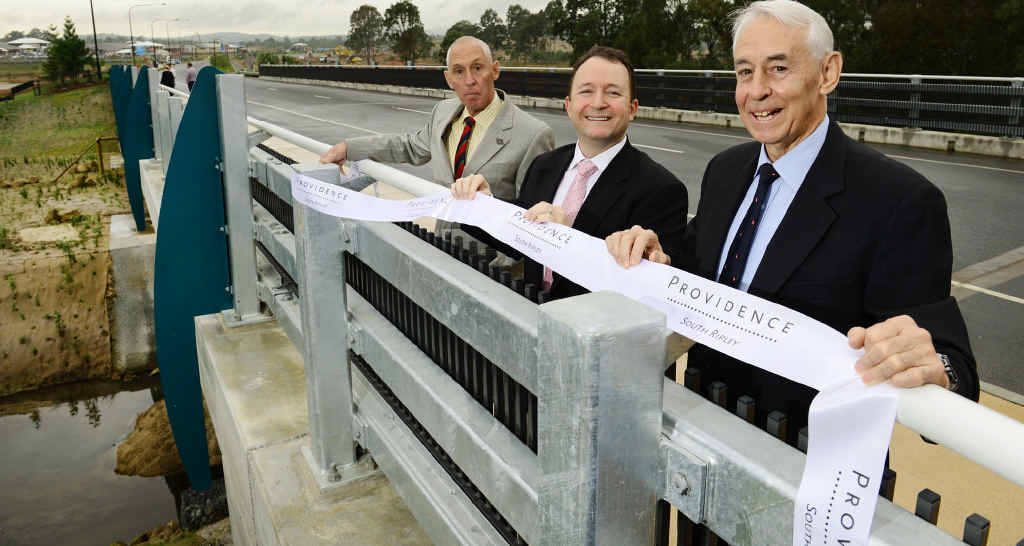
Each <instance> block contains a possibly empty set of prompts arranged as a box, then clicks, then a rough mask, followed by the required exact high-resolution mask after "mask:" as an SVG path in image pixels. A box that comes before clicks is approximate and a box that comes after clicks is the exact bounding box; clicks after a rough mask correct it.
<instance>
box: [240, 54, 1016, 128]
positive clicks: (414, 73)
mask: <svg viewBox="0 0 1024 546" xmlns="http://www.w3.org/2000/svg"><path fill="white" fill-rule="evenodd" d="M259 70H260V75H263V76H278V77H285V78H300V79H308V80H323V81H344V82H351V83H365V84H379V85H398V86H408V87H423V88H434V89H446V86H445V81H444V77H443V76H442V75H441V73H440V72H441V71H442V70H444V67H440V66H419V67H357V66H331V65H260V67H259ZM569 76H570V71H569V69H567V68H540V67H530V68H522V67H505V68H502V74H501V88H502V89H503V90H505V91H506V92H508V93H512V94H514V95H523V96H533V97H547V98H562V97H564V96H565V94H566V90H567V89H568V86H569ZM636 79H637V87H638V95H639V97H638V98H639V100H640V104H642V105H644V106H659V107H665V108H677V109H681V110H698V111H711V112H720V113H728V114H735V113H736V104H735V102H734V100H733V89H734V87H735V81H736V80H735V75H734V74H733V72H731V71H727V70H637V77H636ZM1022 98H1024V78H1019V77H1018V78H995V77H970V76H928V75H914V74H859V73H850V74H843V77H842V79H841V80H840V81H839V87H838V88H837V89H836V90H835V91H834V92H833V93H832V94H831V95H829V97H828V110H829V116H830V117H831V118H832V119H834V120H836V121H840V122H848V123H863V124H869V125H881V126H886V127H912V128H919V129H929V130H935V131H946V132H954V133H969V134H977V135H991V136H1000V137H1011V138H1022V137H1024V105H1022V103H1021V100H1022Z"/></svg>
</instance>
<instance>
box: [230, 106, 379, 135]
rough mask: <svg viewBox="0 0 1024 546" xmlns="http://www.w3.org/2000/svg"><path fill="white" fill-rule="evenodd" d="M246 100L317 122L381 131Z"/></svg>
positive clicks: (375, 133) (361, 129) (373, 133)
mask: <svg viewBox="0 0 1024 546" xmlns="http://www.w3.org/2000/svg"><path fill="white" fill-rule="evenodd" d="M247 102H248V103H249V104H255V105H256V106H262V107H264V108H272V109H274V110H280V111H282V112H287V113H289V114H292V115H296V116H302V117H304V118H309V119H312V120H315V121H319V122H322V123H330V124H332V125H340V126H342V127H348V128H350V129H356V130H359V131H364V132H367V133H370V134H371V135H379V134H381V133H379V132H377V131H371V130H370V129H366V128H363V127H359V126H357V125H349V124H348V123H342V122H340V121H334V120H330V119H323V118H318V117H315V116H311V115H309V114H303V113H301V112H293V111H291V110H286V109H284V108H281V107H280V106H272V105H269V104H263V103H260V102H253V101H247Z"/></svg>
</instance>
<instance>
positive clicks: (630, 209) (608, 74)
mask: <svg viewBox="0 0 1024 546" xmlns="http://www.w3.org/2000/svg"><path fill="white" fill-rule="evenodd" d="M638 106H639V103H638V101H637V99H636V82H635V80H634V78H633V67H632V66H631V65H630V63H629V59H628V58H627V57H626V54H625V53H623V52H622V51H619V50H617V49H614V48H610V47H602V46H594V47H593V48H591V49H590V51H588V52H587V53H585V54H583V56H582V57H580V59H578V60H577V61H576V64H575V65H574V66H573V75H572V79H571V81H570V84H569V96H568V97H566V99H565V111H566V112H567V113H568V115H569V119H570V120H572V123H573V126H575V128H576V132H577V134H578V135H579V138H578V139H577V141H576V142H575V143H573V144H569V145H566V146H562V147H560V148H557V149H555V150H553V151H551V152H548V153H546V154H543V155H541V156H538V157H537V159H535V160H534V161H533V164H531V165H530V168H529V170H528V171H527V172H526V178H525V180H524V181H523V186H522V188H521V189H520V191H519V195H518V197H517V198H516V199H515V203H516V204H518V205H519V206H521V207H523V208H527V209H528V210H527V211H526V218H527V219H529V220H531V221H535V222H558V223H560V224H563V225H567V226H572V227H574V228H576V229H578V230H580V231H582V232H584V233H587V234H590V235H593V236H595V237H601V238H604V237H607V236H608V235H610V234H611V233H613V232H616V231H619V230H621V229H624V228H627V227H629V226H632V225H635V224H638V223H641V222H642V223H644V224H645V225H648V226H651V227H652V228H653V229H654V231H655V232H657V233H658V234H659V235H660V236H661V240H662V241H663V242H664V243H665V245H666V247H668V248H669V249H670V250H668V251H669V252H672V251H674V250H675V249H676V248H677V247H678V246H679V245H681V244H682V235H683V230H684V229H685V225H686V208H687V201H686V199H687V197H686V187H685V186H683V183H682V182H680V181H679V179H678V178H676V177H675V176H674V175H673V174H672V173H670V172H668V171H667V170H666V169H665V168H664V167H662V166H661V165H660V164H658V163H656V162H655V161H654V160H652V159H651V158H650V157H648V155H647V154H645V153H643V152H641V151H639V150H637V149H636V148H634V147H633V146H631V145H630V144H629V139H627V138H626V129H627V128H628V127H629V122H630V121H632V120H633V118H634V117H635V116H636V111H637V108H638ZM477 191H483V192H487V193H490V191H491V186H490V184H489V182H488V180H487V179H486V178H485V177H484V176H481V175H474V176H469V177H465V178H462V179H460V180H458V181H456V182H455V183H454V184H453V185H452V194H453V195H454V196H455V197H457V198H460V199H472V198H473V196H474V195H475V194H476V192H477ZM465 229H466V231H468V232H469V233H470V234H472V235H474V236H476V237H478V238H481V239H484V240H487V241H488V242H490V243H492V244H495V245H496V246H498V247H499V248H501V249H502V250H503V251H504V252H506V253H508V254H510V255H518V253H517V252H516V251H514V250H513V249H511V248H509V247H507V246H505V245H503V244H501V243H499V242H497V241H496V240H495V239H493V238H491V237H490V236H488V235H486V233H484V232H483V231H481V230H478V229H476V228H470V227H465ZM524 279H525V281H526V282H528V283H535V284H536V285H537V286H539V287H541V288H542V289H543V290H544V291H547V292H549V295H550V298H551V299H557V298H563V297H568V296H575V295H579V294H583V293H585V292H586V290H585V289H584V288H583V287H581V286H579V285H577V284H575V283H573V282H571V281H569V280H568V279H565V278H563V277H561V276H560V275H558V274H557V273H554V272H552V271H551V270H550V269H546V268H543V267H541V266H540V264H537V263H536V262H533V261H530V260H528V261H527V263H526V265H525V267H524Z"/></svg>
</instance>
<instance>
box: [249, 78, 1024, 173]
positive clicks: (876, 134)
mask: <svg viewBox="0 0 1024 546" xmlns="http://www.w3.org/2000/svg"><path fill="white" fill-rule="evenodd" d="M260 79H262V80H268V81H278V82H285V83H300V84H306V85H321V86H328V87H343V88H346V89H358V90H361V91H377V92H384V93H395V94H399V95H414V96H418V97H434V98H439V99H446V98H452V97H455V93H454V92H453V91H449V90H446V89H426V88H420V87H402V86H398V85H382V84H371V83H352V82H336V81H326V80H312V79H308V78H283V77H280V76H261V77H260ZM509 98H510V100H511V101H512V102H513V103H515V104H516V105H519V106H526V107H531V108H551V109H555V110H562V109H564V102H563V101H562V99H551V98H545V97H523V96H512V95H510V96H509ZM636 117H637V119H646V120H657V121H674V122H678V123H695V124H699V125H713V126H717V127H743V121H741V120H740V117H739V116H738V115H736V114H723V113H719V112H701V111H697V110H678V109H675V108H660V107H652V106H641V107H640V108H639V109H638V111H637V115H636ZM840 125H842V127H843V130H844V131H846V134H848V135H849V136H851V137H852V138H856V139H858V140H860V141H861V142H866V143H871V144H895V145H898V146H911V147H914V148H925V149H929V150H943V151H949V152H966V153H971V154H980V155H987V156H994V157H1001V158H1004V159H1024V138H1002V137H992V136H983V135H969V134H963V133H943V132H939V131H926V130H923V129H915V128H902V127H883V126H880V125H861V124H856V123H841V124H840Z"/></svg>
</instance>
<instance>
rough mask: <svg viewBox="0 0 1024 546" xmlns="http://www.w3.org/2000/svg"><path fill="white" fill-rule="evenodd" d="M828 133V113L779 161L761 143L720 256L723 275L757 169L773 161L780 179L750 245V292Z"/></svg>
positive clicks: (745, 285)
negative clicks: (770, 156)
mask: <svg viewBox="0 0 1024 546" xmlns="http://www.w3.org/2000/svg"><path fill="white" fill-rule="evenodd" d="M827 134H828V115H826V116H825V119H824V120H822V122H821V123H820V124H819V125H818V127H817V128H816V129H815V130H814V132H813V133H811V134H810V136H808V137H807V138H805V139H804V140H802V141H800V142H799V143H798V144H797V145H796V146H794V147H793V149H792V150H790V151H788V152H786V154H785V155H783V156H782V157H780V158H779V159H777V160H776V161H775V162H772V161H771V160H769V159H768V154H766V153H765V151H764V144H762V145H761V156H760V157H759V158H758V159H757V167H756V168H755V169H754V177H753V178H752V179H751V183H750V187H749V188H747V194H746V195H745V196H744V197H743V201H742V202H741V203H740V207H739V209H737V210H736V216H735V217H733V219H732V225H731V226H729V234H728V235H727V236H726V238H725V245H724V246H722V253H721V255H720V256H719V258H718V275H721V274H722V267H723V266H724V265H725V257H726V255H728V254H729V247H731V246H732V241H733V239H735V238H736V232H737V231H738V230H739V227H740V223H741V222H743V217H744V216H746V214H747V209H748V208H750V203H751V202H752V201H753V200H754V194H755V193H757V170H758V169H760V168H761V165H763V164H765V163H771V164H772V166H773V167H775V171H776V172H778V173H779V179H778V180H776V181H775V182H774V183H772V185H771V189H770V191H769V193H768V201H767V204H766V206H765V209H764V214H763V216H761V225H759V226H758V227H757V233H756V234H754V241H753V243H752V244H751V245H750V253H749V254H748V255H747V265H746V268H745V269H744V270H743V278H741V279H740V285H739V289H740V290H743V291H744V292H746V291H747V289H749V288H750V283H751V281H753V280H754V275H755V274H756V273H757V268H758V267H759V266H760V265H761V260H762V259H763V258H764V252H765V250H767V248H768V243H770V242H771V241H772V237H773V236H774V235H775V230H777V229H778V228H779V224H781V223H782V219H783V218H784V217H785V216H786V211H788V210H789V206H790V205H791V204H792V203H793V198H794V197H796V192H797V191H798V190H799V189H800V186H802V185H803V183H804V178H806V177H807V171H809V170H811V165H813V164H814V160H815V159H817V158H818V153H819V152H820V151H821V147H822V145H824V144H825V135H827ZM716 278H717V275H716Z"/></svg>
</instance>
